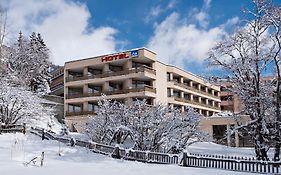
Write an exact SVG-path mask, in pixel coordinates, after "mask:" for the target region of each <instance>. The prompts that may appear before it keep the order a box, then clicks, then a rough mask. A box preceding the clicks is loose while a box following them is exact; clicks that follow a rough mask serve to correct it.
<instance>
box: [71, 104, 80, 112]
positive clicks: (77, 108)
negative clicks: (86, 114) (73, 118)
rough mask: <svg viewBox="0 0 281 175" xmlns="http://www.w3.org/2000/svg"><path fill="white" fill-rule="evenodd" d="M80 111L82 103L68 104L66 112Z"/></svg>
mask: <svg viewBox="0 0 281 175" xmlns="http://www.w3.org/2000/svg"><path fill="white" fill-rule="evenodd" d="M81 111H82V105H81V106H80V105H72V104H68V112H81Z"/></svg>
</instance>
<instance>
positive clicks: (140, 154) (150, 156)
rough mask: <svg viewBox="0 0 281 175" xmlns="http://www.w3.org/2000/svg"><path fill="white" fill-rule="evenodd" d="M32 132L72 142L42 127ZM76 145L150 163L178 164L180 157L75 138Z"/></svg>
mask: <svg viewBox="0 0 281 175" xmlns="http://www.w3.org/2000/svg"><path fill="white" fill-rule="evenodd" d="M30 133H33V134H36V135H38V136H40V137H41V136H42V135H43V133H44V137H45V138H46V139H50V140H57V141H59V142H62V143H65V144H70V142H71V138H67V137H64V136H56V135H55V133H52V132H50V131H46V130H43V129H41V128H31V130H30ZM75 145H77V146H81V147H85V148H88V149H90V150H91V151H93V152H95V153H100V154H105V155H111V156H113V157H114V156H115V154H118V156H120V158H123V159H126V160H136V161H141V162H148V163H159V164H178V159H179V158H178V155H177V154H165V153H155V152H149V151H139V150H132V149H124V148H119V147H114V146H110V145H104V144H100V143H95V142H91V141H82V140H75ZM117 148H118V149H117ZM116 151H118V152H116Z"/></svg>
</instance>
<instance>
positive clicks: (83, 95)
mask: <svg viewBox="0 0 281 175" xmlns="http://www.w3.org/2000/svg"><path fill="white" fill-rule="evenodd" d="M144 91H148V92H152V93H156V89H155V88H153V87H151V86H147V85H145V86H144V87H138V88H131V89H120V90H112V91H105V92H94V93H83V94H82V93H81V94H69V95H66V99H71V98H82V97H97V96H101V95H102V94H105V95H118V94H128V93H134V92H144Z"/></svg>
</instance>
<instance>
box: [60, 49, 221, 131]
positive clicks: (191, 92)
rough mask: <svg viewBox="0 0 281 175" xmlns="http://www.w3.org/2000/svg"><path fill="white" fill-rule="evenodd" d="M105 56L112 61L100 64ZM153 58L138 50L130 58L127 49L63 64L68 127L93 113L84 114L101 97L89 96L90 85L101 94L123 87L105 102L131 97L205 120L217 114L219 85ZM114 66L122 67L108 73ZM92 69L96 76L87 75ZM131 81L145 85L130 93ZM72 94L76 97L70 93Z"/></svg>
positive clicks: (148, 52)
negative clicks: (191, 112) (196, 114)
mask: <svg viewBox="0 0 281 175" xmlns="http://www.w3.org/2000/svg"><path fill="white" fill-rule="evenodd" d="M119 54H126V55H127V56H128V58H125V59H119V57H118V56H116V55H119ZM108 56H112V57H111V58H110V59H112V58H113V60H111V61H103V60H105V59H106V58H108ZM156 57H157V55H156V53H154V52H151V51H149V50H147V49H145V48H141V49H138V57H132V55H131V50H129V51H124V52H120V53H116V54H109V55H103V56H98V57H93V58H86V59H81V60H76V61H71V62H67V63H66V64H65V66H64V68H65V69H64V82H65V84H64V92H65V94H64V97H65V102H64V106H65V108H64V115H65V119H66V122H67V123H68V124H69V126H70V127H73V125H80V124H81V123H83V122H84V121H87V120H88V117H87V116H88V114H94V111H88V108H89V105H92V104H93V105H95V103H96V102H97V101H98V100H100V99H101V98H102V97H101V95H93V94H91V93H89V89H91V88H93V87H91V86H100V87H101V90H102V92H103V93H105V92H106V93H108V92H109V89H110V88H109V86H110V83H115V85H116V84H118V83H120V84H122V86H123V87H122V88H121V89H120V90H122V91H121V93H113V94H111V93H108V95H107V96H106V98H108V99H116V100H122V101H124V102H126V103H130V102H131V101H132V100H134V98H140V99H143V98H147V99H150V100H151V101H152V103H154V104H155V103H161V104H164V105H171V106H172V107H180V108H181V110H182V111H184V110H185V109H184V107H185V106H191V107H193V108H195V109H196V110H198V112H199V113H201V114H203V115H205V116H206V118H207V116H210V115H212V114H214V113H218V112H220V111H221V110H220V102H221V101H220V98H219V95H220V87H219V86H215V85H212V84H210V83H208V82H206V81H205V80H203V79H202V78H201V77H199V76H196V75H194V74H192V73H189V72H186V71H184V70H182V69H180V68H177V67H175V66H171V65H166V64H164V63H161V62H159V61H157V59H156ZM136 62H138V63H140V64H146V65H148V67H147V66H144V67H143V68H144V69H140V71H136V70H138V69H134V68H133V64H136ZM118 65H119V66H121V67H122V70H121V71H116V72H114V74H112V73H110V72H108V71H109V69H110V67H112V66H118ZM149 67H150V68H149ZM93 69H99V70H100V73H98V74H92V75H89V74H90V73H89V72H91V71H93ZM126 71H129V72H126ZM124 72H125V73H124ZM115 74H116V75H115ZM72 75H73V76H72ZM167 76H169V77H167ZM93 77H94V78H93ZM133 81H145V82H148V84H149V85H148V86H147V85H145V88H143V89H141V90H139V91H134V89H135V87H133V86H134V85H137V84H133ZM195 85H196V86H195ZM137 89H138V88H137ZM74 92H75V93H76V92H77V94H78V95H76V96H75V95H73V94H71V93H74ZM69 108H71V109H72V108H73V109H75V108H77V109H78V110H77V111H78V112H77V111H76V112H74V113H73V112H70V111H69ZM79 111H80V112H79ZM91 112H92V113H91ZM75 127H76V126H75ZM76 129H77V128H76Z"/></svg>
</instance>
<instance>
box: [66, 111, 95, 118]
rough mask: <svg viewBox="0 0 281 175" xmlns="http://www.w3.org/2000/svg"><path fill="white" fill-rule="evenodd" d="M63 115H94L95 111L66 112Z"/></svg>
mask: <svg viewBox="0 0 281 175" xmlns="http://www.w3.org/2000/svg"><path fill="white" fill-rule="evenodd" d="M65 115H66V116H68V117H71V116H78V115H96V112H95V111H80V112H66V114H65Z"/></svg>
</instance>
